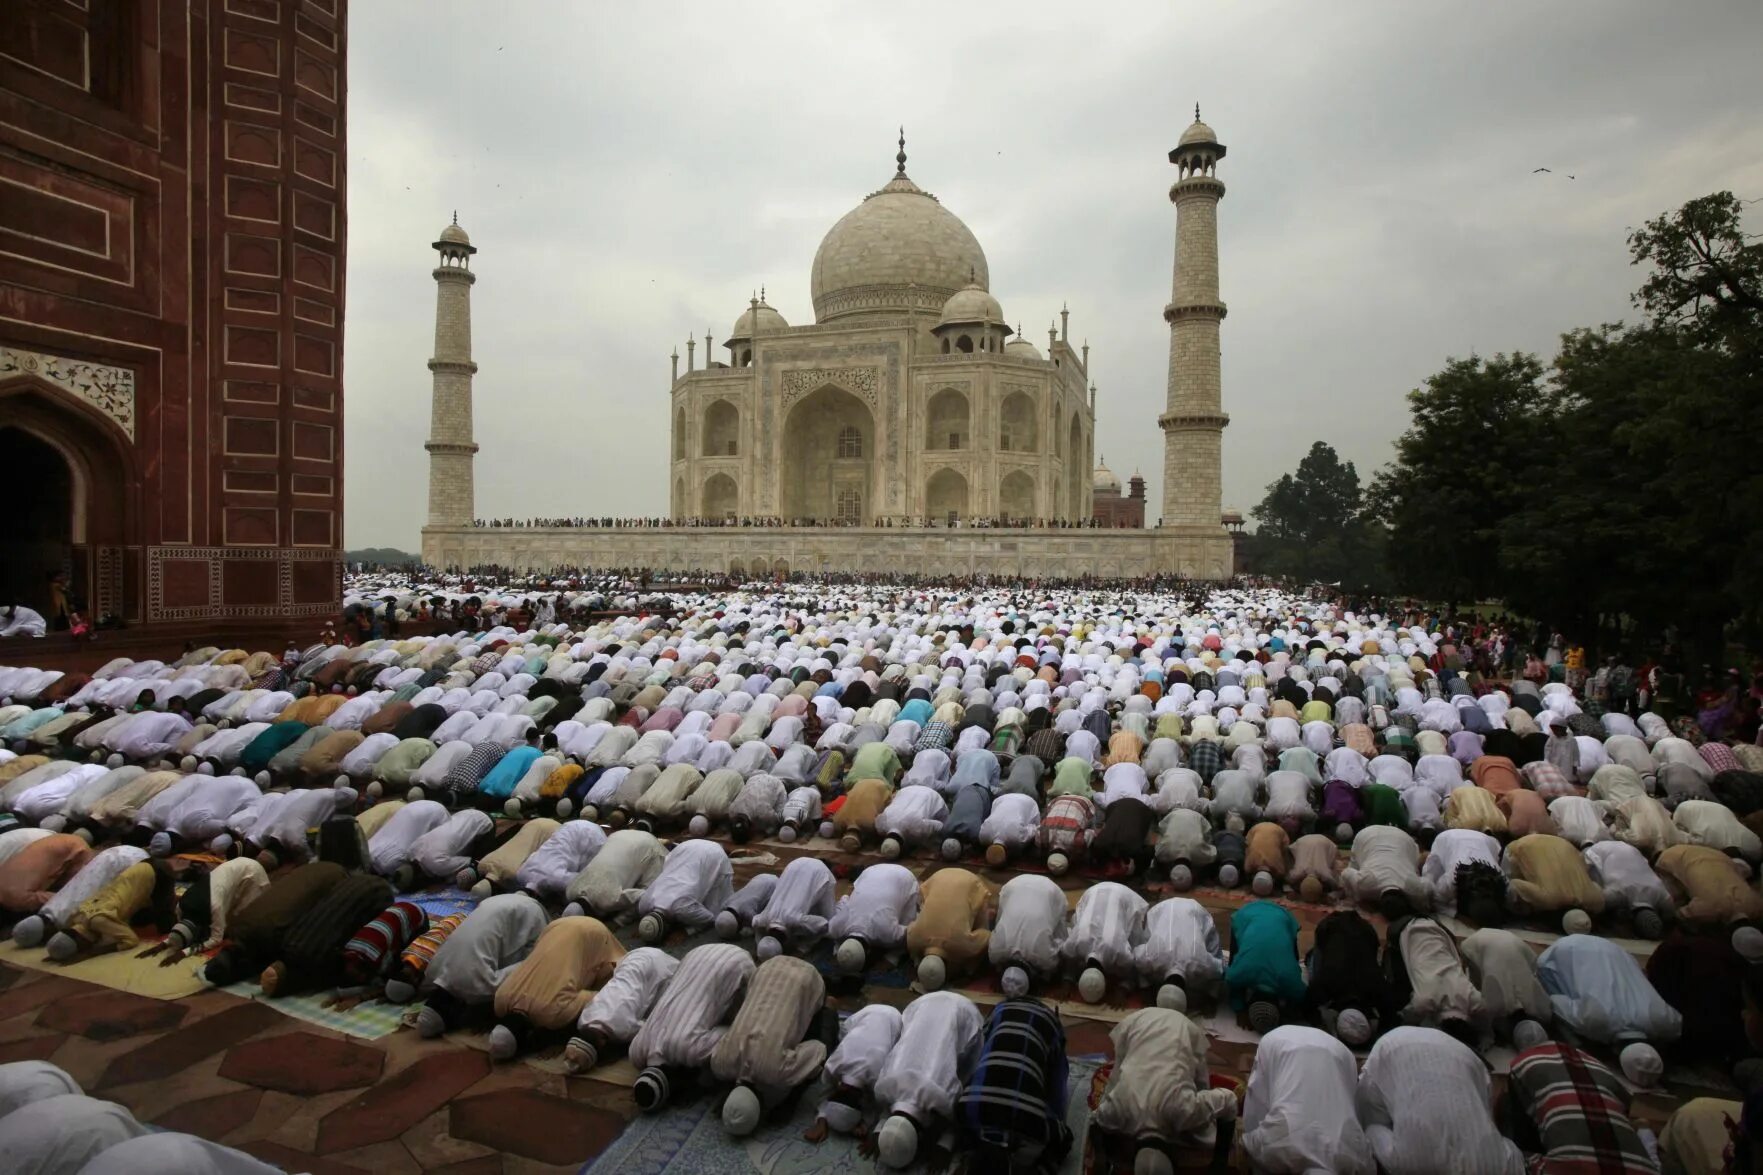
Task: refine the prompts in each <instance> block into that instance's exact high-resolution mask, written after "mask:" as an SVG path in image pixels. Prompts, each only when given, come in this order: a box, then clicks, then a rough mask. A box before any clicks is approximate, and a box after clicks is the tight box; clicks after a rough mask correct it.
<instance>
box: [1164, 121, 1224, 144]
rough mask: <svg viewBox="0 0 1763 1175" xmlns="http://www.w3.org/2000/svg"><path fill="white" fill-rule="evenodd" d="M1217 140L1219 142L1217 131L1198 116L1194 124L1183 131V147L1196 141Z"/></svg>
mask: <svg viewBox="0 0 1763 1175" xmlns="http://www.w3.org/2000/svg"><path fill="white" fill-rule="evenodd" d="M1167 141H1168V140H1165V142H1167ZM1216 142H1218V135H1217V133H1216V132H1214V131H1213V129H1212V128H1211V127H1209V126H1207V125H1206V124H1205V123H1203V122H1201V121H1200V120H1199V119H1197V118H1196V119H1194V125H1193V126H1190V127H1189V128H1188V129H1187V130H1185V131H1183V132H1182V133H1181V145H1182V146H1183V147H1187V146H1191V145H1192V144H1194V143H1216Z"/></svg>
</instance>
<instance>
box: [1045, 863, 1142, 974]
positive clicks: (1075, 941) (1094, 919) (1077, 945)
mask: <svg viewBox="0 0 1763 1175" xmlns="http://www.w3.org/2000/svg"><path fill="white" fill-rule="evenodd" d="M1149 909H1150V904H1149V903H1147V902H1146V901H1145V899H1144V898H1142V897H1140V896H1139V895H1138V894H1136V893H1134V892H1133V891H1132V890H1130V889H1128V888H1126V886H1124V885H1121V884H1120V883H1119V882H1114V881H1101V882H1097V883H1096V884H1094V885H1092V886H1090V887H1089V888H1088V889H1086V890H1084V894H1083V897H1081V898H1079V899H1078V903H1077V909H1076V910H1074V911H1072V915H1071V929H1070V930H1069V931H1067V932H1066V935H1065V945H1064V946H1063V947H1062V948H1061V953H1062V954H1063V955H1064V956H1065V959H1066V961H1067V962H1068V963H1070V964H1071V965H1072V966H1073V967H1083V966H1084V965H1085V964H1086V962H1087V961H1088V960H1091V959H1094V960H1095V961H1096V962H1097V963H1099V964H1101V967H1102V970H1103V971H1104V972H1106V973H1107V974H1108V975H1109V976H1112V977H1115V978H1121V977H1126V976H1131V975H1133V974H1134V970H1133V952H1134V951H1135V949H1136V948H1137V947H1138V945H1139V944H1140V943H1141V942H1143V941H1144V938H1145V914H1146V913H1147V911H1148V910H1149Z"/></svg>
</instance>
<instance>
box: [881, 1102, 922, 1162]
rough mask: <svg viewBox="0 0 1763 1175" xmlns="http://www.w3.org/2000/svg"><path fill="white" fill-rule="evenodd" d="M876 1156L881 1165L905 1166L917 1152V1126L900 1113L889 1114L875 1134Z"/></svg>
mask: <svg viewBox="0 0 1763 1175" xmlns="http://www.w3.org/2000/svg"><path fill="white" fill-rule="evenodd" d="M875 1149H876V1158H878V1159H880V1160H881V1163H882V1165H883V1166H886V1167H893V1168H895V1169H898V1168H901V1167H904V1166H906V1164H908V1163H910V1162H911V1161H912V1159H913V1156H914V1155H916V1154H917V1153H918V1128H917V1127H915V1126H914V1125H912V1123H911V1121H910V1120H909V1119H907V1118H906V1117H905V1116H904V1115H902V1114H894V1115H891V1116H890V1117H889V1118H888V1120H887V1121H886V1122H883V1123H882V1125H881V1130H880V1131H878V1132H877V1134H876V1140H875Z"/></svg>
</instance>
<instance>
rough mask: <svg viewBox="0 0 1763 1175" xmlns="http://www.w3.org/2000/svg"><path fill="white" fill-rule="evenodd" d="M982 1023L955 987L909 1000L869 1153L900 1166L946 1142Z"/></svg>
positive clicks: (879, 1081)
mask: <svg viewBox="0 0 1763 1175" xmlns="http://www.w3.org/2000/svg"><path fill="white" fill-rule="evenodd" d="M943 872H945V873H949V872H957V870H947V869H945V870H944V871H943ZM982 1026H983V1021H982V1020H981V1019H980V1014H979V1008H977V1007H976V1006H974V1003H973V1001H972V1000H970V999H968V998H967V997H966V996H964V995H957V994H956V993H954V992H950V991H936V992H932V993H930V994H929V995H924V996H920V997H918V998H917V999H915V1000H913V1001H912V1002H911V1003H910V1004H907V1005H906V1011H905V1012H904V1013H903V1014H902V1016H901V1028H900V1039H899V1041H898V1042H897V1043H896V1044H895V1045H894V1048H893V1051H891V1052H890V1053H888V1059H887V1060H886V1061H885V1062H884V1063H883V1064H882V1071H881V1076H879V1077H878V1078H876V1082H875V1098H876V1101H877V1102H878V1103H880V1104H881V1106H882V1107H884V1109H885V1111H886V1117H885V1118H884V1119H883V1121H882V1124H881V1126H880V1127H879V1128H878V1129H877V1130H876V1132H875V1135H874V1136H873V1138H871V1139H868V1140H865V1144H864V1149H865V1153H869V1150H868V1148H873V1152H874V1153H875V1155H876V1157H877V1158H878V1159H879V1160H880V1162H881V1164H882V1165H883V1166H886V1167H892V1168H895V1169H899V1168H902V1167H905V1166H907V1165H909V1164H910V1163H911V1162H912V1160H913V1159H914V1158H915V1157H916V1156H917V1155H918V1154H920V1153H921V1152H922V1151H923V1150H924V1149H925V1148H926V1144H937V1143H939V1142H940V1141H942V1136H943V1132H944V1131H945V1130H946V1129H947V1128H948V1127H949V1126H951V1125H952V1124H953V1121H954V1114H955V1101H956V1099H957V1098H959V1097H960V1096H961V1087H962V1085H963V1084H964V1083H965V1082H966V1080H967V1076H968V1074H969V1073H970V1072H971V1071H972V1069H973V1064H974V1061H975V1059H976V1056H977V1054H978V1051H979V1042H980V1032H981V1029H982Z"/></svg>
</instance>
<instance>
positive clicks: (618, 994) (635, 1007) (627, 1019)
mask: <svg viewBox="0 0 1763 1175" xmlns="http://www.w3.org/2000/svg"><path fill="white" fill-rule="evenodd" d="M677 970H679V960H678V959H676V958H674V957H673V956H672V955H670V954H668V953H667V952H666V951H663V950H659V949H657V948H655V947H638V948H637V949H636V950H634V951H632V952H630V953H629V954H628V955H626V956H625V957H624V958H622V959H620V960H619V961H618V966H617V967H615V968H613V971H612V978H611V979H608V980H607V981H606V986H605V987H602V988H601V989H600V990H599V992H597V993H596V994H595V996H594V998H593V999H591V1000H589V1001H588V1006H587V1007H585V1008H583V1009H582V1014H581V1018H580V1019H579V1020H578V1021H577V1022H576V1025H577V1029H578V1030H579V1031H582V1032H586V1031H588V1030H589V1029H597V1030H598V1031H600V1032H602V1033H604V1034H605V1035H606V1038H607V1039H608V1040H613V1041H617V1042H618V1043H620V1044H623V1043H625V1042H628V1041H629V1040H630V1039H631V1037H633V1036H635V1035H636V1034H637V1029H639V1028H641V1027H642V1025H643V1017H645V1016H647V1015H648V1014H649V1009H651V1008H653V1007H654V1006H655V1001H657V1000H659V999H660V998H661V993H662V992H663V991H664V990H666V988H667V983H668V981H669V980H671V979H672V978H673V973H674V972H675V971H677Z"/></svg>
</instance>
